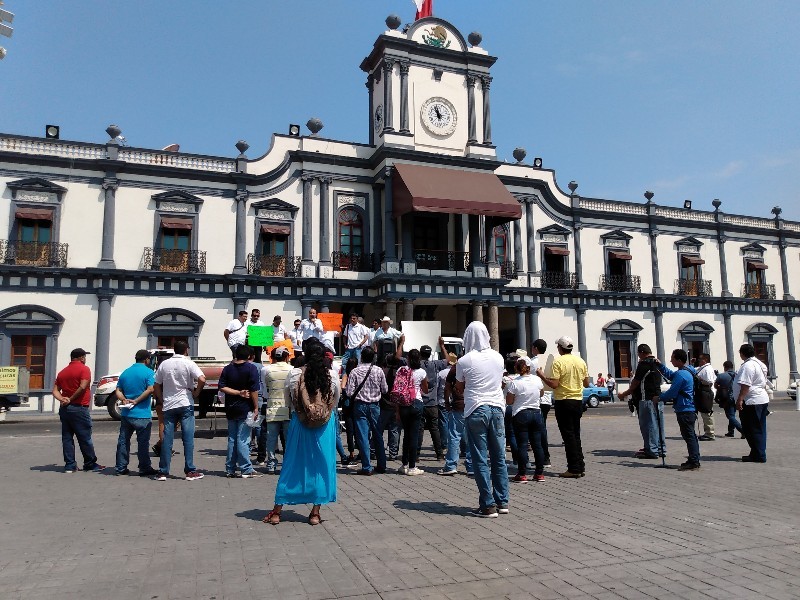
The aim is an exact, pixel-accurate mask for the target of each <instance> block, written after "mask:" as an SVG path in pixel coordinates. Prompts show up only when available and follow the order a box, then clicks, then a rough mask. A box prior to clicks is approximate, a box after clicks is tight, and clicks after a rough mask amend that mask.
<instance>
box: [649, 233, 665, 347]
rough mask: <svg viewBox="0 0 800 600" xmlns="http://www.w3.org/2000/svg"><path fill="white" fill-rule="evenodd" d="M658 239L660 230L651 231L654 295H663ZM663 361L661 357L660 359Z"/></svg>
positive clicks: (651, 265)
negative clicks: (659, 271) (659, 268)
mask: <svg viewBox="0 0 800 600" xmlns="http://www.w3.org/2000/svg"><path fill="white" fill-rule="evenodd" d="M657 237H658V230H656V229H651V230H650V270H651V271H652V273H653V293H654V294H663V293H664V290H663V289H661V279H660V277H659V273H658V245H657V244H656V238H657ZM659 360H661V357H659Z"/></svg>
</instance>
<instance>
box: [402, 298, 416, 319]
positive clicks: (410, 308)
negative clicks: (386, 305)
mask: <svg viewBox="0 0 800 600" xmlns="http://www.w3.org/2000/svg"><path fill="white" fill-rule="evenodd" d="M413 320H414V301H413V300H411V299H410V298H404V299H403V321H413Z"/></svg>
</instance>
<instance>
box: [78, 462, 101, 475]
mask: <svg viewBox="0 0 800 600" xmlns="http://www.w3.org/2000/svg"><path fill="white" fill-rule="evenodd" d="M105 469H106V468H105V466H103V465H99V464H97V463H94V466H93V467H83V470H84V471H86V472H87V473H99V472H100V471H105Z"/></svg>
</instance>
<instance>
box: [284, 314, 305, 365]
mask: <svg viewBox="0 0 800 600" xmlns="http://www.w3.org/2000/svg"><path fill="white" fill-rule="evenodd" d="M300 323H301V321H300V319H295V320H294V328H293V329H290V330H289V332H288V333H287V335H288V337H289V339H290V340H292V346H293V347H294V348H293V349H294V354H295V356H297V355H298V354H302V353H303V330H302V328H301V327H300Z"/></svg>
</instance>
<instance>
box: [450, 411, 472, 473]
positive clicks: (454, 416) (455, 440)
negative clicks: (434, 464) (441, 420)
mask: <svg viewBox="0 0 800 600" xmlns="http://www.w3.org/2000/svg"><path fill="white" fill-rule="evenodd" d="M444 414H445V415H447V435H448V438H449V441H448V443H447V457H446V459H445V462H444V470H445V471H455V470H457V469H458V454H459V452H460V451H461V438H462V437H466V435H467V431H466V430H465V429H464V411H463V410H447V411H445V412H444ZM464 466H465V467H466V468H467V472H468V473H469V472H472V460H471V458H470V455H469V444H467V451H466V453H465V457H464Z"/></svg>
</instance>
